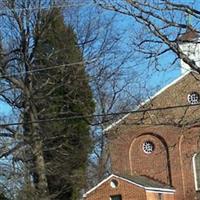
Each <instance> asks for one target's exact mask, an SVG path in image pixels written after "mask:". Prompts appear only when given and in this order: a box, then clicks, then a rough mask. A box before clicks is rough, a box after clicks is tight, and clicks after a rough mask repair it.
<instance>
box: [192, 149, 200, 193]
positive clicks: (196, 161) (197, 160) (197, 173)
mask: <svg viewBox="0 0 200 200" xmlns="http://www.w3.org/2000/svg"><path fill="white" fill-rule="evenodd" d="M192 162H193V170H194V182H195V189H196V191H199V190H200V152H199V153H196V154H194V156H193V158H192Z"/></svg>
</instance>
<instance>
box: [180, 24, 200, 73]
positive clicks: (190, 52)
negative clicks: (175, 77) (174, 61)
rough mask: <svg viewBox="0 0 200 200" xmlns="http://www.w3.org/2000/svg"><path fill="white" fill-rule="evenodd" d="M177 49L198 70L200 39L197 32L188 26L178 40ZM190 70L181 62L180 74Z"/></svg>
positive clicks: (199, 63)
mask: <svg viewBox="0 0 200 200" xmlns="http://www.w3.org/2000/svg"><path fill="white" fill-rule="evenodd" d="M178 40H179V47H180V49H181V50H182V51H183V53H184V54H186V55H187V56H188V57H189V58H190V59H191V60H194V61H195V62H196V65H197V66H198V67H199V68H200V37H199V34H198V32H197V31H196V30H195V29H193V28H192V27H191V26H189V27H188V28H187V30H186V32H185V33H184V34H183V35H182V36H181V37H180V38H179V39H178ZM188 70H191V68H190V66H189V65H188V64H186V63H185V62H184V61H183V60H181V73H182V74H184V73H185V72H187V71H188Z"/></svg>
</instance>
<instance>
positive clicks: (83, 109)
mask: <svg viewBox="0 0 200 200" xmlns="http://www.w3.org/2000/svg"><path fill="white" fill-rule="evenodd" d="M42 15H43V17H42V20H44V21H41V24H40V27H39V28H38V29H37V30H35V34H36V35H37V34H38V32H39V31H40V33H41V36H40V40H39V41H38V44H37V47H36V49H35V52H36V53H35V55H36V56H35V67H36V69H37V67H38V68H41V67H42V68H44V69H45V68H46V70H44V71H39V72H38V73H35V74H34V86H33V87H34V89H33V91H34V95H33V101H34V102H35V104H36V107H37V109H38V112H39V113H40V114H39V119H47V118H48V119H49V118H54V119H57V118H62V120H52V122H51V123H43V124H40V132H41V135H42V139H43V144H44V145H43V146H44V159H45V164H46V169H47V181H48V189H49V194H50V195H51V196H52V197H53V198H54V199H59V200H62V199H63V200H64V199H77V198H78V195H79V192H80V189H81V188H82V187H83V186H84V184H85V168H86V165H87V157H88V153H89V151H90V148H91V140H90V133H89V128H90V127H89V125H88V121H87V120H85V119H83V118H79V119H77V118H76V119H75V118H74V119H73V118H69V117H71V116H76V115H90V114H92V113H93V112H94V102H93V99H92V93H91V89H90V87H89V84H88V77H87V74H86V72H85V68H84V64H83V57H82V53H81V50H80V49H79V47H78V46H77V38H76V34H75V33H74V31H73V29H72V28H71V27H70V26H66V25H65V23H64V18H63V16H62V14H61V11H60V10H59V9H53V10H51V11H45V12H43V14H42ZM43 24H45V27H42V26H43ZM41 27H42V28H41ZM41 30H43V31H41ZM71 63H77V64H73V65H71ZM67 64H70V65H67ZM53 66H57V67H55V68H53V69H49V68H52V67H53ZM33 177H34V181H35V182H37V172H33Z"/></svg>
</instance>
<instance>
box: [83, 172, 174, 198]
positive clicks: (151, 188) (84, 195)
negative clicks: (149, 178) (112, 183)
mask: <svg viewBox="0 0 200 200" xmlns="http://www.w3.org/2000/svg"><path fill="white" fill-rule="evenodd" d="M112 177H114V178H118V179H121V180H123V181H126V182H128V183H131V184H133V185H136V186H138V187H140V188H143V189H145V190H146V191H147V192H160V193H170V194H172V193H175V191H176V190H175V189H168V188H159V187H158V188H157V187H145V186H143V185H141V184H138V183H136V182H134V181H131V180H129V179H127V178H124V177H121V176H119V175H116V174H111V175H109V176H108V177H107V178H105V179H103V180H102V181H101V182H99V183H98V184H97V185H96V186H94V187H93V188H91V189H90V190H88V191H87V192H86V193H84V194H83V197H87V195H88V194H90V193H91V192H93V191H94V190H96V189H97V188H98V187H99V186H101V185H102V184H103V183H105V182H106V181H108V180H109V179H110V178H112Z"/></svg>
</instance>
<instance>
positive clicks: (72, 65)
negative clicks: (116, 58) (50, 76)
mask: <svg viewBox="0 0 200 200" xmlns="http://www.w3.org/2000/svg"><path fill="white" fill-rule="evenodd" d="M95 60H96V59H92V60H88V61H85V62H84V61H80V62H74V63H68V64H62V65H54V66H51V67H45V66H44V67H45V68H38V69H33V70H28V71H24V72H16V73H10V74H7V75H2V76H0V78H6V77H13V76H19V75H24V74H30V73H35V72H41V71H46V70H51V69H56V68H61V67H75V66H76V65H84V64H91V63H93V62H95Z"/></svg>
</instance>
